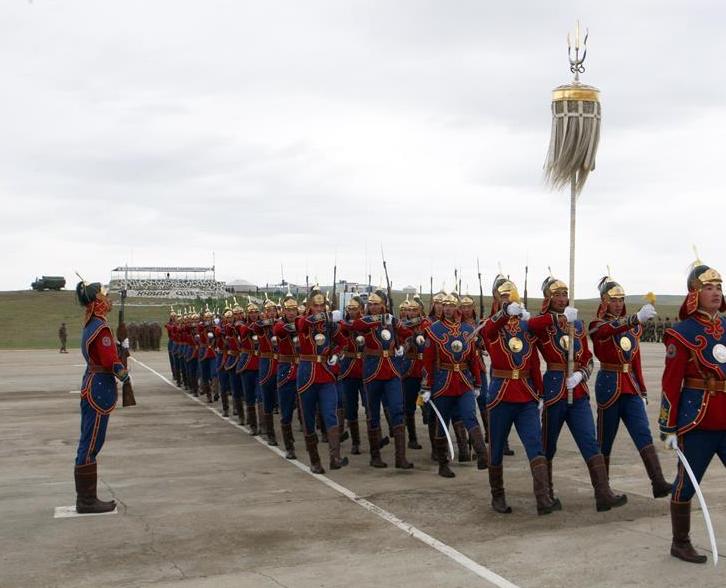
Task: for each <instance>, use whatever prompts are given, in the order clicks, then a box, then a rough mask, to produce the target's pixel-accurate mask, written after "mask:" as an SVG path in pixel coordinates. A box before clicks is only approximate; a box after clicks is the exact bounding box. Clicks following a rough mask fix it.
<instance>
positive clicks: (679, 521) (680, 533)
mask: <svg viewBox="0 0 726 588" xmlns="http://www.w3.org/2000/svg"><path fill="white" fill-rule="evenodd" d="M671 526H672V527H673V542H672V543H671V555H672V556H673V557H677V558H678V559H682V560H683V561H687V562H690V563H706V560H707V559H708V558H707V557H706V556H705V555H701V554H700V553H698V552H697V551H696V550H695V549H694V547H693V545H692V544H691V538H690V537H689V533H690V532H691V503H690V502H673V501H671Z"/></svg>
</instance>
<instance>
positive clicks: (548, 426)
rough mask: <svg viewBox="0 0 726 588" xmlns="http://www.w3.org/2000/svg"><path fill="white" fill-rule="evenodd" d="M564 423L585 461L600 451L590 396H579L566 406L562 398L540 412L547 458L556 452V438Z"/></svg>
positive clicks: (564, 399)
mask: <svg viewBox="0 0 726 588" xmlns="http://www.w3.org/2000/svg"><path fill="white" fill-rule="evenodd" d="M565 423H567V427H568V428H569V429H570V433H572V437H573V438H574V439H575V443H577V448H578V449H579V450H580V453H581V454H582V457H583V458H584V459H585V461H588V460H589V459H590V458H591V457H594V456H596V455H597V454H598V453H600V447H599V446H598V443H597V437H596V435H595V421H594V419H593V418H592V410H591V409H590V398H589V397H587V396H585V397H584V398H579V399H577V400H575V401H573V403H572V405H571V406H568V404H567V398H563V399H562V400H560V401H559V402H556V403H555V404H553V405H552V406H548V407H545V409H544V412H543V413H542V446H543V447H544V452H545V457H546V458H547V459H550V460H551V459H552V458H553V457H554V456H555V453H557V439H559V437H560V432H561V431H562V425H564V424H565Z"/></svg>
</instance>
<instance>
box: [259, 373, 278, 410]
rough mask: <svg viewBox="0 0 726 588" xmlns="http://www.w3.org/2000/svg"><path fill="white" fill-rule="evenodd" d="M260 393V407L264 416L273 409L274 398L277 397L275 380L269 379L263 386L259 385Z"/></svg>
mask: <svg viewBox="0 0 726 588" xmlns="http://www.w3.org/2000/svg"><path fill="white" fill-rule="evenodd" d="M259 388H260V392H261V393H262V407H263V409H264V411H265V414H269V413H271V412H272V410H273V409H274V408H275V404H276V402H275V397H276V396H277V380H276V378H270V379H269V380H267V382H265V383H264V384H262V383H260V384H259Z"/></svg>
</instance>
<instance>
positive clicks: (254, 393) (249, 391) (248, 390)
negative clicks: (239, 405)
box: [240, 370, 261, 406]
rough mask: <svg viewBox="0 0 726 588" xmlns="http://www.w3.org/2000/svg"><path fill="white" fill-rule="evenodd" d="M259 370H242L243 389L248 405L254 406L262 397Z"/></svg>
mask: <svg viewBox="0 0 726 588" xmlns="http://www.w3.org/2000/svg"><path fill="white" fill-rule="evenodd" d="M257 374H258V372H257V370H245V371H243V372H240V376H241V379H242V389H243V390H244V394H245V404H246V405H247V406H254V405H255V404H257V399H258V398H260V397H261V393H260V390H259V388H260V383H259V379H258V378H257Z"/></svg>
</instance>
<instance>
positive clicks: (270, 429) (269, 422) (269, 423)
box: [265, 412, 277, 447]
mask: <svg viewBox="0 0 726 588" xmlns="http://www.w3.org/2000/svg"><path fill="white" fill-rule="evenodd" d="M265 431H267V444H268V445H272V446H273V447H274V446H276V445H277V436H276V435H275V423H274V421H273V419H272V413H271V412H266V413H265Z"/></svg>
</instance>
